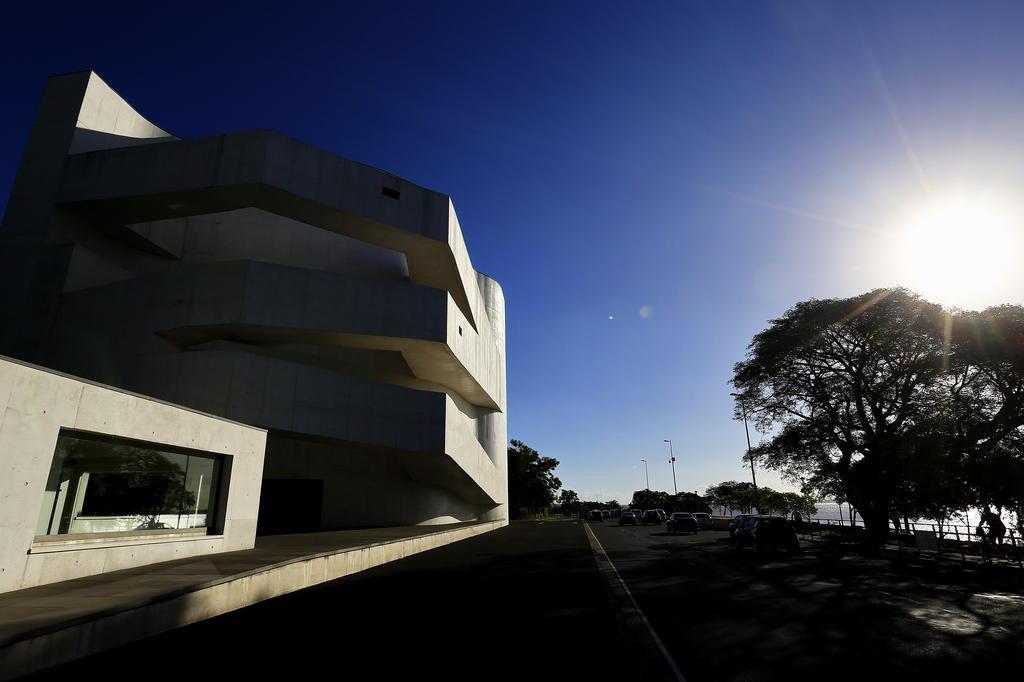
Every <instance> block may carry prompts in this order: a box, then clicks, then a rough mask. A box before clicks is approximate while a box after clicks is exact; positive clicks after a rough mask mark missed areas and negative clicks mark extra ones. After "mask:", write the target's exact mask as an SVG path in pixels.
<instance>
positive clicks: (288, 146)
mask: <svg viewBox="0 0 1024 682" xmlns="http://www.w3.org/2000/svg"><path fill="white" fill-rule="evenodd" d="M396 197H397V198H396ZM57 203H58V205H61V206H64V207H66V208H70V209H77V210H80V211H83V212H85V213H87V214H89V215H90V216H92V217H94V218H96V219H98V220H99V221H101V222H103V223H106V224H108V225H119V226H127V225H130V224H133V223H142V222H149V221H157V220H165V219H170V218H180V217H186V216H192V215H201V214H208V213H216V212H221V211H230V210H234V209H238V208H246V207H255V208H259V209H261V210H264V211H267V212H269V213H274V214H277V215H281V216H285V217H288V218H291V219H294V220H298V221H301V222H303V223H306V224H309V225H313V226H315V227H319V228H322V229H325V230H330V231H333V232H337V233H339V234H343V235H346V236H349V237H353V238H355V239H359V240H362V241H365V242H368V243H371V244H376V245H378V246H382V247H384V248H388V249H392V250H394V251H400V252H402V253H404V254H405V256H406V259H407V261H408V264H409V276H410V279H411V280H412V281H413V282H414V283H419V284H423V285H425V286H429V287H433V288H436V289H443V290H446V291H448V292H449V293H450V294H451V296H452V299H453V300H454V301H455V303H456V305H457V306H458V307H459V309H460V310H461V311H462V312H463V314H464V315H465V316H466V318H467V320H468V321H469V323H470V324H471V325H472V326H473V327H474V329H476V330H479V328H480V327H482V326H485V325H480V323H479V317H480V313H481V304H482V302H481V301H480V292H479V290H478V288H477V283H476V281H475V279H474V277H475V271H474V270H473V269H472V266H471V264H470V263H469V256H468V252H467V250H466V246H465V243H464V241H463V238H462V233H461V229H460V228H459V226H458V219H457V217H456V216H455V215H454V213H455V212H454V207H453V206H452V203H451V200H450V198H449V197H448V196H447V195H444V194H441V193H438V192H433V191H431V190H427V189H425V188H422V187H419V186H418V185H415V184H413V183H410V182H407V181H405V180H402V179H401V178H398V177H396V176H394V175H391V174H389V173H385V172H384V171H381V170H378V169H376V168H372V167H370V166H366V165H364V164H360V163H357V162H355V161H350V160H348V159H344V158H341V157H339V156H335V155H334V154H331V153H329V152H326V151H323V150H320V149H317V148H316V147H313V146H311V145H308V144H305V143H302V142H300V141H298V140H295V139H292V138H290V137H287V136H285V135H281V134H279V133H275V132H272V131H255V132H246V133H233V134H226V135H219V136H215V137H203V138H196V139H191V140H171V141H166V142H156V143H153V144H147V145H144V146H137V147H126V148H119V149H109V150H102V151H92V152H88V153H81V154H72V155H69V156H68V157H67V161H66V165H65V170H64V176H63V181H62V184H61V187H60V190H59V192H58V198H57ZM122 232H123V238H124V240H125V241H126V242H130V243H132V244H134V245H136V246H138V235H137V234H135V233H134V232H132V231H131V230H129V229H128V228H127V227H124V228H123V230H122ZM133 235H134V236H133ZM153 247H154V248H153V249H152V250H153V252H155V253H160V251H161V249H159V247H156V246H155V245H153Z"/></svg>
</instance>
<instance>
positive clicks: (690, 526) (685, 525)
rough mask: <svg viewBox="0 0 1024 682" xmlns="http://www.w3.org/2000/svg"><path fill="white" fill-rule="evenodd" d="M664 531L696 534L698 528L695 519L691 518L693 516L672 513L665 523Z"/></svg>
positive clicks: (684, 513)
mask: <svg viewBox="0 0 1024 682" xmlns="http://www.w3.org/2000/svg"><path fill="white" fill-rule="evenodd" d="M665 530H667V531H668V532H669V533H696V532H697V531H699V530H700V526H699V525H697V519H695V518H693V514H687V513H686V512H673V513H672V515H671V516H669V517H668V520H667V521H665Z"/></svg>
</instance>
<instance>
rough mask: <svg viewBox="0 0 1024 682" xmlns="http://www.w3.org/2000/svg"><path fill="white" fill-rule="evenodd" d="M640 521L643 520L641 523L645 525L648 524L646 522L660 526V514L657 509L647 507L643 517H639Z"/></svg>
mask: <svg viewBox="0 0 1024 682" xmlns="http://www.w3.org/2000/svg"><path fill="white" fill-rule="evenodd" d="M641 521H642V522H643V524H644V525H645V526H646V525H648V524H651V525H654V526H660V525H661V514H659V513H658V510H657V509H648V510H647V511H645V512H644V515H643V518H642V519H641Z"/></svg>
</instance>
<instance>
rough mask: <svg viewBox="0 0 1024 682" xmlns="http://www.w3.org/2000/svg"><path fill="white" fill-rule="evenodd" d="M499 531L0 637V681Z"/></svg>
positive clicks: (268, 571) (192, 590)
mask: <svg viewBox="0 0 1024 682" xmlns="http://www.w3.org/2000/svg"><path fill="white" fill-rule="evenodd" d="M505 525H507V521H504V520H502V521H490V522H483V523H474V524H467V525H463V524H460V525H459V527H457V528H453V529H447V530H440V531H435V532H425V533H423V534H421V535H416V536H413V537H408V538H401V539H397V540H388V541H382V542H372V543H368V544H363V545H355V546H351V545H350V546H346V547H343V548H337V549H333V550H328V551H323V552H319V553H315V554H306V555H303V556H298V557H294V558H290V559H287V560H284V561H279V562H277V563H273V564H268V565H266V566H260V567H258V568H255V569H252V570H248V571H244V572H241V573H236V574H233V575H229V576H225V577H221V578H217V579H214V580H210V581H207V582H202V583H197V584H193V585H188V586H185V587H179V588H178V589H171V590H167V591H164V592H160V593H158V594H149V595H140V597H139V599H138V600H137V602H136V603H134V604H127V605H126V604H122V605H120V606H118V607H115V608H108V609H98V610H96V611H93V612H90V613H87V614H84V615H79V616H76V617H73V618H69V619H68V620H66V621H62V622H58V623H51V624H49V625H44V626H41V627H38V628H33V629H24V630H22V631H20V632H17V633H15V634H13V635H9V636H7V637H4V638H0V679H4V680H7V679H13V678H16V677H20V676H23V675H28V674H31V673H35V672H39V671H41V670H44V669H46V668H49V667H52V666H56V665H60V664H62V663H67V662H69V661H73V660H75V659H78V658H82V657H85V656H89V655H92V654H95V653H99V652H100V651H105V650H107V649H111V648H113V647H116V646H120V645H122V644H127V643H128V642H131V641H134V640H138V639H142V638H144V637H148V636H151V635H156V634H159V633H161V632H166V631H168V630H172V629H174V628H177V627H181V626H183V625H189V624H191V623H195V622H198V621H201V620H205V619H207V618H213V617H215V616H219V615H221V614H224V613H228V612H230V611H234V610H236V609H240V608H243V607H246V606H250V605H252V604H256V603H258V602H261V601H264V600H266V599H272V598H274V597H278V596H281V595H285V594H288V593H290V592H295V591H297V590H301V589H304V588H307V587H312V586H314V585H319V584H321V583H324V582H328V581H330V580H336V579H338V578H342V577H345V576H347V575H352V574H353V573H358V572H360V571H365V570H367V569H369V568H373V567H375V566H380V565H382V564H385V563H388V562H390V561H396V560H398V559H402V558H404V557H407V556H412V555H414V554H418V553H420V552H425V551H427V550H430V549H435V548H437V547H441V546H444V545H447V544H450V543H453V542H458V541H459V540H464V539H466V538H470V537H474V536H476V535H481V534H483V533H487V532H489V531H492V530H497V529H498V528H501V527H503V526H505Z"/></svg>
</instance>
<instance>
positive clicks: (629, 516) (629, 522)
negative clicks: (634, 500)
mask: <svg viewBox="0 0 1024 682" xmlns="http://www.w3.org/2000/svg"><path fill="white" fill-rule="evenodd" d="M619 525H620V526H635V525H636V514H634V513H633V512H631V511H624V512H622V516H620V517H619Z"/></svg>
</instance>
